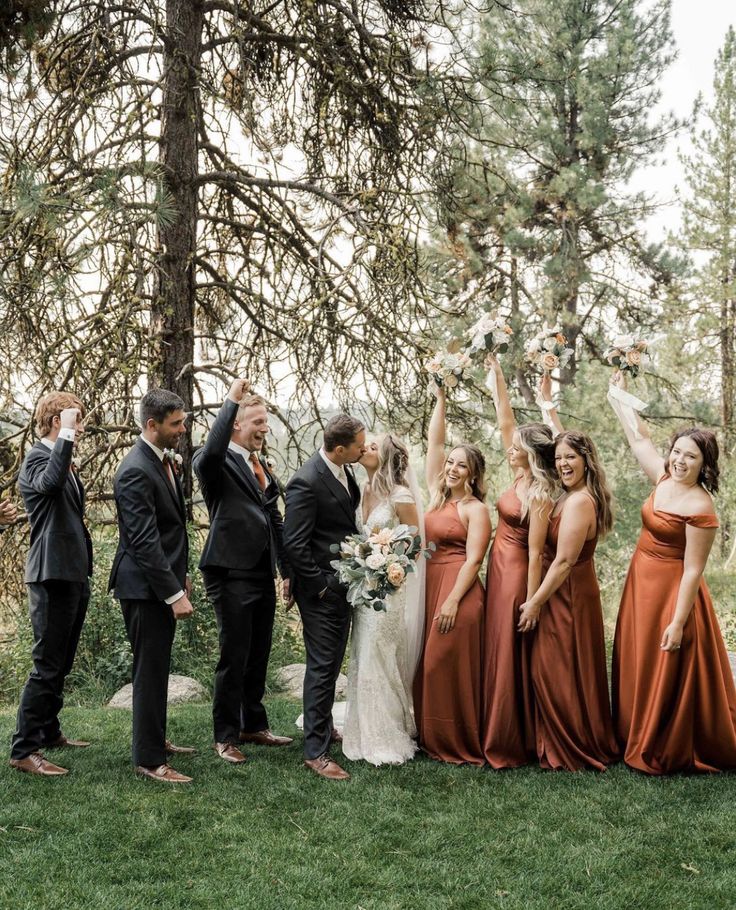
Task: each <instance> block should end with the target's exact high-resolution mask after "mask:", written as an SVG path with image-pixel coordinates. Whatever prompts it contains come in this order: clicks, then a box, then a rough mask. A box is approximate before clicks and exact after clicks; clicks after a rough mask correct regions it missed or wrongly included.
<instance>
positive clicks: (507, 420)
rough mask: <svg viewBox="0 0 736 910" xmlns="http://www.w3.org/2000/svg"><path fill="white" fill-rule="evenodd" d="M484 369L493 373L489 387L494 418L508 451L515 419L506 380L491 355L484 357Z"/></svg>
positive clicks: (512, 436) (496, 360) (498, 364)
mask: <svg viewBox="0 0 736 910" xmlns="http://www.w3.org/2000/svg"><path fill="white" fill-rule="evenodd" d="M486 367H487V368H488V369H490V370H491V371H492V372H493V375H494V377H495V380H496V381H495V382H494V383H493V385H492V386H491V394H492V395H493V404H494V405H495V407H496V417H497V418H498V429H499V430H500V431H501V441H502V442H503V447H504V449H509V448H510V447H511V443H512V441H513V438H514V430H515V429H516V417H514V411H513V408H512V407H511V402H510V401H509V390H508V387H507V385H506V378H505V377H504V375H503V370H502V369H501V364H500V363H499V362H498V358H497V357H495V356H494V355H493V354H489V355H488V356H487V357H486Z"/></svg>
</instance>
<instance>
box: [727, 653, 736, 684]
mask: <svg viewBox="0 0 736 910" xmlns="http://www.w3.org/2000/svg"><path fill="white" fill-rule="evenodd" d="M728 659H729V661H730V662H731V672H732V673H733V678H734V681H736V651H729V652H728Z"/></svg>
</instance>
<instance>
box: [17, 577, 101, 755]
mask: <svg viewBox="0 0 736 910" xmlns="http://www.w3.org/2000/svg"><path fill="white" fill-rule="evenodd" d="M88 603H89V584H88V582H86V581H85V582H74V581H42V582H32V583H30V584H29V585H28V611H29V614H30V617H31V626H32V628H33V651H32V657H33V670H31V673H30V675H29V677H28V680H27V682H26V684H25V686H24V687H23V692H22V693H21V697H20V705H19V706H18V718H17V724H16V730H15V734H14V735H13V742H12V746H11V752H10V757H11V758H16V759H20V758H25V757H26V756H27V755H30V754H31V753H32V752H37V751H38V750H39V749H41V748H42V747H43V745H44V743H50V742H53V741H54V740H56V739H58V738H59V737H60V736H61V726H60V725H59V712H60V711H61V709H62V707H63V705H64V681H65V680H66V678H67V676H68V675H69V673H70V671H71V669H72V665H73V664H74V656H75V654H76V653H77V645H78V644H79V636H80V634H81V632H82V625H83V624H84V618H85V616H86V615H87V604H88Z"/></svg>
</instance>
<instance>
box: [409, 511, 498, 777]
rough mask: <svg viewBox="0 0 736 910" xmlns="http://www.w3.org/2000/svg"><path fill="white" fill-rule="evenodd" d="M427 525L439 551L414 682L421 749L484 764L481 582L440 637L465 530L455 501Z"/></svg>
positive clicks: (432, 565)
mask: <svg viewBox="0 0 736 910" xmlns="http://www.w3.org/2000/svg"><path fill="white" fill-rule="evenodd" d="M425 526H426V527H425V529H426V536H427V540H428V541H432V542H433V543H435V544H436V546H437V549H436V551H435V552H434V553H433V554H432V558H431V559H430V560H429V561H428V562H427V599H426V623H425V631H424V653H423V655H422V659H421V661H420V663H419V667H418V668H417V675H416V678H415V681H414V713H415V719H416V724H417V729H418V731H419V744H420V745H421V747H422V748H423V749H424V751H425V752H426V753H427V755H429V756H430V757H431V758H435V759H438V760H439V761H445V762H452V763H453V764H463V763H468V764H473V765H482V764H484V763H485V760H484V758H483V750H482V749H481V744H480V724H481V714H482V688H481V656H482V634H483V605H484V592H483V586H482V585H481V583H480V580H476V581H475V582H474V583H473V584H472V586H471V587H470V589H469V590H468V591H467V593H466V594H465V596H464V597H463V599H462V600H461V601H460V606H459V608H458V611H457V618H456V620H455V626H454V628H453V630H452V631H451V632H447V633H446V634H444V635H441V634H440V633H439V630H438V628H437V623H436V621H435V618H436V616H437V614H438V613H439V609H440V607H441V606H442V604H443V603H444V601H445V599H446V598H447V596H448V595H449V593H450V591H451V590H452V588H453V587H454V585H455V582H456V580H457V575H458V572H459V571H460V567H461V566H462V564H463V562H465V543H466V540H467V531H466V529H465V526H464V525H463V523H462V521H461V520H460V517H459V515H458V512H457V505H456V504H455V503H454V502H448V503H446V504H445V505H444V506H443V507H442V508H441V509H436V510H433V511H431V512H427V514H426V516H425Z"/></svg>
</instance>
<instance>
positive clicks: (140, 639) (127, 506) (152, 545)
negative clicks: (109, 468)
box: [109, 439, 189, 767]
mask: <svg viewBox="0 0 736 910" xmlns="http://www.w3.org/2000/svg"><path fill="white" fill-rule="evenodd" d="M114 490H115V505H116V506H117V513H118V530H119V532H120V541H119V543H118V550H117V553H116V554H115V559H114V561H113V565H112V571H111V573H110V583H109V587H110V589H113V590H114V594H115V597H117V598H118V599H119V600H120V604H121V607H122V610H123V618H124V620H125V627H126V629H127V631H128V638H129V640H130V646H131V648H132V650H133V764H135V765H143V766H145V767H156V766H158V765H162V764H164V763H165V761H166V746H165V743H166V697H167V692H168V682H169V667H170V663H171V646H172V644H173V641H174V632H175V631H176V620H175V619H174V614H173V611H172V609H171V606H170V605H169V604H167V603H165V600H166V598H167V597H172V596H173V595H174V594H176V593H177V592H178V591H180V590H184V588H185V584H186V574H187V559H188V552H189V551H188V543H187V529H186V517H185V514H186V513H185V510H184V496H183V494H182V489H181V485H180V483H179V480H178V478H175V485H174V486H172V483H171V481H170V479H169V476H168V473H167V470H166V468H165V467H164V465H163V464H162V462H161V460H160V459H159V457H158V455H157V454H156V453H155V452H154V451H153V449H151V447H150V446H149V445H148V444H147V443H146V442H144V441H143V439H139V440H138V441H137V442H136V444H135V445H134V446H133V448H132V449H131V450H130V451H129V452H128V454H127V455H126V456H125V458H124V459H123V461H122V462H121V464H120V467H119V468H118V470H117V473H116V475H115V484H114Z"/></svg>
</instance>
